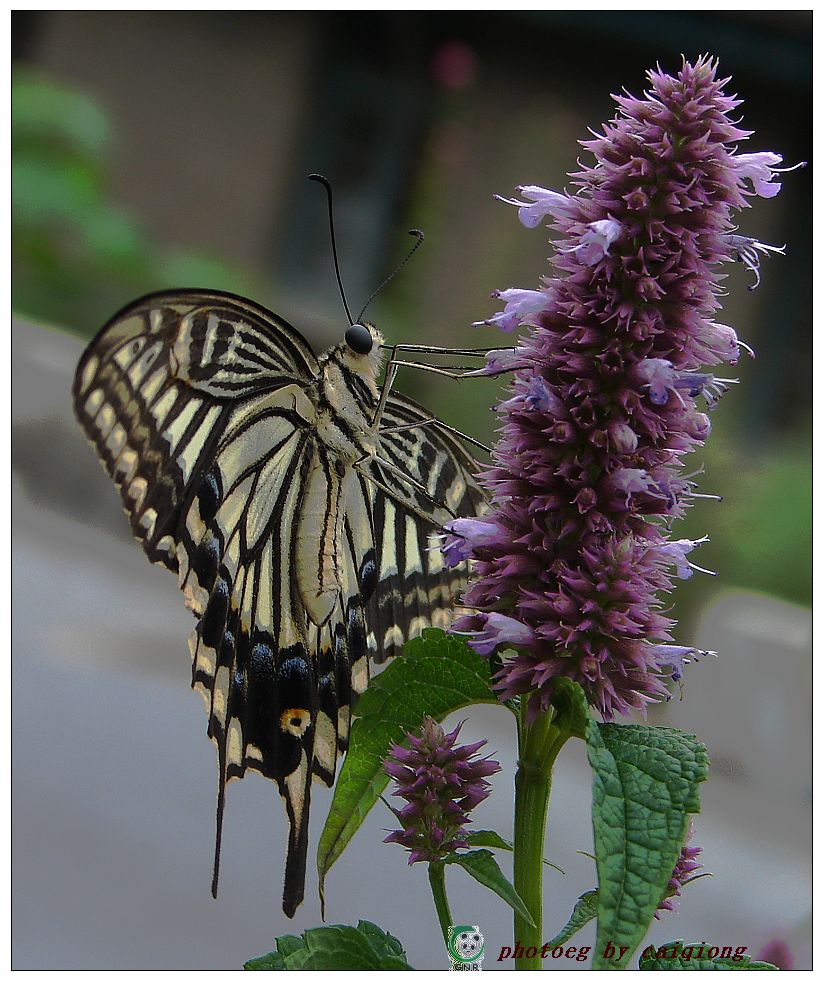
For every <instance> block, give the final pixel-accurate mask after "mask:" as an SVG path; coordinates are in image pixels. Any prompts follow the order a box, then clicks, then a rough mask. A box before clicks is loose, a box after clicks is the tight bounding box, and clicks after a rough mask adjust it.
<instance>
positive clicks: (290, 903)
mask: <svg viewBox="0 0 824 981" xmlns="http://www.w3.org/2000/svg"><path fill="white" fill-rule="evenodd" d="M295 806H297V807H299V808H300V812H299V814H297V815H296V817H297V820H295V818H294V817H293V808H294V807H295ZM286 809H287V811H288V813H289V846H288V849H287V852H286V873H285V876H284V881H283V912H284V913H285V914H286V915H287V916H288V917H289V918H290V919H291V918H292V917H293V916H294V915H295V911H296V910H297V908H298V906H300V904H301V903H302V902H303V893H304V887H305V883H306V854H307V851H308V848H309V786H308V784H307V786H306V791H305V794H304V796H303V800H302V801H300V802H298V801H290V800H289V798H288V797H287V798H286Z"/></svg>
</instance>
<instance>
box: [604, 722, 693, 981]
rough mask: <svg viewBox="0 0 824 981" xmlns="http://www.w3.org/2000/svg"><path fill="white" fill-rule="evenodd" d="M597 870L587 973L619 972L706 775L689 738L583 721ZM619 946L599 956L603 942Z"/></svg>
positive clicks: (673, 858)
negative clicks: (617, 952)
mask: <svg viewBox="0 0 824 981" xmlns="http://www.w3.org/2000/svg"><path fill="white" fill-rule="evenodd" d="M587 753H588V755H589V762H590V766H591V767H592V769H593V786H592V823H593V829H594V832H595V856H596V863H597V867H598V895H599V905H598V937H597V940H596V947H595V950H596V956H595V960H594V962H593V965H592V967H593V970H598V969H602V968H619V969H621V968H624V967H625V966H626V964H627V961H628V959H629V957H630V955H631V954H632V952H633V951H634V950H635V948H636V947H637V946H638V944H639V943H640V942H641V940H642V938H643V936H644V934H645V933H646V931H647V928H648V926H649V924H650V921H651V920H652V917H653V914H654V913H655V910H656V909H657V908H658V904H659V903H660V901H661V899H662V897H663V895H664V890H665V889H666V887H667V883H668V882H669V879H670V876H671V874H672V870H673V869H674V868H675V863H676V862H677V861H678V856H679V854H680V852H681V847H682V845H683V843H684V838H685V837H686V833H687V826H688V822H689V815H690V814H694V813H696V812H697V811H698V810H699V806H700V805H699V796H698V785H699V783H701V781H702V780H706V778H707V770H708V765H709V763H708V759H707V751H706V748H705V747H704V746H703V745H702V744H701V743H700V742H698V740H697V739H696V738H695V736H693V735H691V734H690V733H686V732H680V731H679V730H678V729H665V728H657V727H653V726H634V725H626V726H624V725H613V724H607V723H605V724H596V723H594V722H591V721H590V722H589V723H588V729H587ZM608 942H610V943H612V945H613V947H615V946H619V947H621V948H623V947H625V948H626V950H625V952H624V955H623V956H622V957H620V959H619V958H617V957H615V958H607V957H604V953H603V952H604V949H605V946H606V944H607V943H608Z"/></svg>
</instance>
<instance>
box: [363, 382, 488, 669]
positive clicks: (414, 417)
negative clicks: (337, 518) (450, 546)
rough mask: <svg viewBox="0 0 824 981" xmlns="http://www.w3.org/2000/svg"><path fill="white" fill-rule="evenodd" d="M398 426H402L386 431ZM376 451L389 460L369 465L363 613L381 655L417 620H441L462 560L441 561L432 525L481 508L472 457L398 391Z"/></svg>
mask: <svg viewBox="0 0 824 981" xmlns="http://www.w3.org/2000/svg"><path fill="white" fill-rule="evenodd" d="M399 427H410V428H403V429H400V430H399V431H394V432H393V431H392V430H398V429H399ZM377 456H378V457H379V458H381V459H384V460H386V461H387V462H388V463H390V464H392V465H393V468H394V469H389V468H388V467H385V466H381V465H380V464H379V463H372V464H371V467H370V472H371V473H372V474H373V475H374V480H373V481H370V484H371V487H370V490H371V497H372V516H373V523H374V536H375V555H376V587H375V592H374V595H373V596H372V599H371V601H370V603H369V606H368V609H367V621H368V623H369V626H370V631H371V635H370V646H371V647H372V649H373V652H374V653H373V656H374V658H375V660H376V661H383V660H384V659H385V658H387V657H389V656H391V655H394V654H398V653H400V650H401V648H402V646H403V644H404V643H405V642H406V641H407V640H408V639H409V638H410V637H414V636H416V635H417V634H419V633H420V632H421V630H422V629H423V628H424V627H429V626H434V627H446V626H447V625H448V624H449V621H450V619H451V611H452V609H453V607H454V605H455V603H456V601H457V599H458V597H459V595H460V592H461V590H462V589H463V588H464V587H465V585H466V577H467V568H466V563H462V564H461V565H459V566H456V567H454V568H451V569H449V568H447V567H446V566H445V565H444V562H443V558H442V553H441V549H440V537H439V532H440V529H441V527H442V526H443V525H444V524H445V523H446V522H447V521H449V520H450V519H452V518H454V517H473V516H476V515H480V514H482V513H483V511H484V510H485V507H486V499H485V497H484V494H483V491H482V490H481V488H480V485H479V484H478V482H477V480H476V479H475V472H476V470H477V468H478V464H477V461H476V460H475V459H474V457H472V456H471V454H469V453H468V452H467V451H466V450H465V449H464V447H463V445H462V444H461V443H460V442H459V441H458V439H456V438H455V437H454V436H453V435H452V434H451V433H450V432H448V431H446V430H444V429H441V428H439V427H438V425H437V423H433V422H432V414H431V413H430V412H428V411H427V410H426V409H424V408H423V407H422V406H420V405H418V404H417V403H416V402H414V401H413V400H412V399H409V398H407V397H405V396H403V395H400V394H397V393H395V394H392V395H391V396H390V397H389V399H388V400H387V405H386V411H385V412H384V415H383V418H382V420H381V433H380V440H379V444H378V450H377ZM402 474H408V475H409V476H410V477H411V478H412V480H413V481H414V482H415V484H418V485H421V486H422V487H423V488H424V489H425V492H424V490H420V489H418V488H417V487H416V486H415V485H414V484H412V483H410V482H409V481H407V480H405V479H404V477H403V476H402ZM436 502H437V503H436Z"/></svg>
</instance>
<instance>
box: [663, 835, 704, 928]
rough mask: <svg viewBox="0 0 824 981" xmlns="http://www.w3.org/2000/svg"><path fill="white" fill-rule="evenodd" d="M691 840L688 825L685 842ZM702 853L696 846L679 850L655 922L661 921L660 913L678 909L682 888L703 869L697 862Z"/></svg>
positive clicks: (701, 849) (672, 911) (686, 846)
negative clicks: (679, 852)
mask: <svg viewBox="0 0 824 981" xmlns="http://www.w3.org/2000/svg"><path fill="white" fill-rule="evenodd" d="M691 838H692V824H690V828H689V831H688V832H687V841H689V840H690V839H691ZM702 851H703V848H701V847H700V846H698V845H686V844H685V845H684V847H683V848H682V849H681V854H680V855H679V856H678V861H677V862H676V864H675V868H674V869H673V870H672V875H671V876H670V881H669V883H668V884H667V888H666V891H665V892H664V898H663V899H662V900H661V903H660V904H659V906H658V909H657V910H656V912H655V918H656V919H657V920H660V919H661V916H660V914H661V913H664V912H668V913H674V912H675V911H676V909H678V904H679V900H680V899H681V893H682V892H683V890H684V886H685V885H687V883H688V882H691V881H692V880H693V879H694V878H696V876H695V875H694V873H695V872H697V871H698V870H699V869H702V868H703V867H704V866H703V865H701V863H700V862H698V861H697V859H698V856H699V855H700V854H701V852H702ZM704 874H706V873H704Z"/></svg>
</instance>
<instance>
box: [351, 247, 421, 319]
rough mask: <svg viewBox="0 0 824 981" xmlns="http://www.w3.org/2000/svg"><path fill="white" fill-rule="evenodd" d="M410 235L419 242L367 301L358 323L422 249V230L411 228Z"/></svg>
mask: <svg viewBox="0 0 824 981" xmlns="http://www.w3.org/2000/svg"><path fill="white" fill-rule="evenodd" d="M409 234H410V235H414V236H415V238H416V239H417V240H418V241H417V242H415V244H414V245H413V246H412V248H411V249H410V250H409V251H408V252H407V254H406V256H405V257H404V258H403V259H402V260H401V261H400V262H399V263H398V266H397V268H396V269H395V270H394V272H391V273H390V274H389V275H388V276H387V277H386V279H385V280H384V281H383V282H382V283H381V284H380V286H379V287H378V288H377V289H376V290H375V291H374V292H373V293H372V295H371V296H370V297H369V299H368V300H367V301H366V303H364V305H363V310H361V312H360V313H359V314H358V322H360V319H361V317H362V316H363V315H364V314H365V313H366V308H367V307H368V306H369V304H370V303H371V302H372V301H373V300H374V299H375V297H376V296H377V295H378V293H380V291H381V290H382V289H383V288H384V286H386V284H387V283H388V282H390V281H391V280H393V279H394V278H395V277H396V276H397V275H398V273H399V272H400V271H401V269H403V267H404V266H405V265H406V264H407V262H409V260H410V259H411V258H412V256H413V255H414V254H415V253H416V252H417V251H418V249H419V248H420V247H421V243H422V242H423V238H424V236H423V232H422V231H421V230H420V228H410V229H409Z"/></svg>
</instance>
